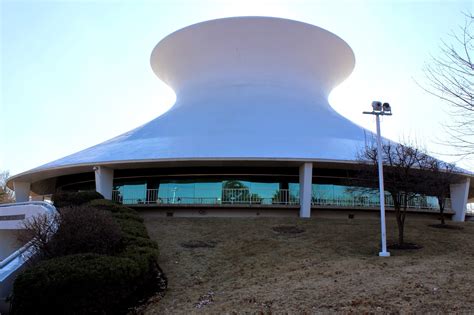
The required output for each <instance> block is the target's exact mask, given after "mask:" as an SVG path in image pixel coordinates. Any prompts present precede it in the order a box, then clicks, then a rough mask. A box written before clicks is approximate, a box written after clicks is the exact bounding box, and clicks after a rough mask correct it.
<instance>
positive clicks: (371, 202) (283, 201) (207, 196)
mask: <svg viewBox="0 0 474 315" xmlns="http://www.w3.org/2000/svg"><path fill="white" fill-rule="evenodd" d="M215 193H216V192H215V190H205V189H196V190H192V191H191V190H181V191H180V190H179V189H171V190H166V191H163V192H160V191H159V190H158V189H147V190H146V191H143V190H140V191H138V190H137V191H136V192H133V191H128V192H127V193H126V194H125V196H123V195H122V194H121V192H120V191H119V190H114V191H113V193H112V199H113V200H114V201H116V202H119V203H123V204H129V205H140V204H143V205H145V204H148V205H180V204H181V205H281V206H298V205H299V204H300V200H299V195H298V192H294V191H290V190H289V189H279V190H256V191H252V190H250V189H247V188H237V189H222V190H221V191H220V192H219V196H218V197H217V196H215ZM213 195H214V196H213ZM311 203H312V205H313V206H321V207H335V208H378V207H379V206H380V205H379V200H378V197H376V196H350V195H347V196H344V197H343V198H334V197H333V198H326V197H324V193H323V194H321V192H315V191H313V196H312V202H311ZM385 205H386V206H387V207H388V208H393V207H394V202H393V199H392V197H391V196H388V195H387V196H385ZM408 208H409V209H417V210H428V211H430V210H438V209H439V207H438V205H437V203H430V202H428V200H427V198H426V197H423V196H419V197H416V198H412V199H410V200H409V202H408ZM445 209H446V210H450V209H451V201H450V200H449V199H447V200H446V206H445Z"/></svg>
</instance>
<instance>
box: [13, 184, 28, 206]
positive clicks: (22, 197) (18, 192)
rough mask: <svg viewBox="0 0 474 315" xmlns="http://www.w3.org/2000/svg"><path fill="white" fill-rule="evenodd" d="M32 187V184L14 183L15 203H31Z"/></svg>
mask: <svg viewBox="0 0 474 315" xmlns="http://www.w3.org/2000/svg"><path fill="white" fill-rule="evenodd" d="M30 187H31V184H30V183H28V182H13V190H14V191H15V201H16V202H26V201H30Z"/></svg>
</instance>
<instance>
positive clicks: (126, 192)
mask: <svg viewBox="0 0 474 315" xmlns="http://www.w3.org/2000/svg"><path fill="white" fill-rule="evenodd" d="M114 190H117V191H118V196H117V197H115V198H117V199H118V201H120V202H122V203H123V204H141V203H146V202H147V200H146V199H147V198H146V193H147V191H146V183H145V182H138V183H127V184H119V185H116V186H115V187H114Z"/></svg>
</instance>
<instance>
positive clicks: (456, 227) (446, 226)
mask: <svg viewBox="0 0 474 315" xmlns="http://www.w3.org/2000/svg"><path fill="white" fill-rule="evenodd" d="M428 226H429V227H432V228H436V229H447V230H462V229H463V227H462V226H459V225H451V224H430V225H428Z"/></svg>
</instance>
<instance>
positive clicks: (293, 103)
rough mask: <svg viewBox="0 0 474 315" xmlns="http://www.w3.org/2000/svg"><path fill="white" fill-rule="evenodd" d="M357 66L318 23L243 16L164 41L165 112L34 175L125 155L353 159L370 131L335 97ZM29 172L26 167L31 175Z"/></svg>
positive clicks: (159, 60)
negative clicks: (168, 93)
mask: <svg viewBox="0 0 474 315" xmlns="http://www.w3.org/2000/svg"><path fill="white" fill-rule="evenodd" d="M354 64H355V58H354V54H353V52H352V50H351V48H350V47H349V46H348V45H347V44H346V42H344V41H343V40H342V39H340V38H339V37H337V36H336V35H334V34H332V33H330V32H328V31H326V30H324V29H322V28H319V27H316V26H313V25H309V24H305V23H301V22H297V21H292V20H286V19H280V18H268V17H236V18H226V19H218V20H211V21H207V22H203V23H198V24H195V25H191V26H188V27H186V28H183V29H181V30H178V31H176V32H174V33H172V34H171V35H169V36H167V37H166V38H164V39H163V40H162V41H161V42H159V43H158V45H157V46H156V47H155V49H154V50H153V53H152V56H151V66H152V68H153V70H154V72H155V73H156V74H157V76H158V77H159V78H160V79H161V80H163V81H164V82H166V83H167V84H168V85H170V86H171V87H172V88H173V89H174V91H175V92H176V95H177V99H176V103H175V104H174V106H173V107H172V108H171V109H170V110H169V111H168V112H166V113H165V114H163V115H162V116H160V117H158V118H156V119H154V120H152V121H150V122H149V123H147V124H145V125H143V126H140V127H138V128H136V129H134V130H132V131H129V132H127V133H124V134H122V135H120V136H118V137H116V138H113V139H111V140H109V141H106V142H104V143H101V144H98V145H96V146H94V147H91V148H88V149H85V150H83V151H80V152H78V153H75V154H72V155H70V156H67V157H64V158H62V159H59V160H57V161H54V162H51V163H48V164H45V165H43V166H40V167H39V168H36V169H33V170H31V171H28V172H26V173H37V172H42V171H45V170H48V169H49V170H50V169H57V168H65V167H68V166H78V165H97V164H109V163H115V162H120V161H128V162H133V161H137V162H138V161H160V160H166V161H170V160H173V159H179V160H187V159H189V160H192V159H211V160H212V159H236V160H239V159H273V160H292V159H298V160H299V159H304V160H330V161H352V160H355V157H356V152H357V151H358V149H359V148H360V147H361V145H363V144H364V139H365V133H367V132H368V131H365V130H364V129H363V128H361V127H359V126H357V125H355V124H354V123H352V122H351V121H349V120H348V119H346V118H344V117H342V116H341V115H339V114H338V113H337V112H335V111H334V110H333V109H332V108H331V106H330V105H329V104H328V100H327V97H328V95H329V93H330V91H331V90H332V89H333V88H334V87H335V86H336V85H337V84H339V83H340V82H342V81H343V80H344V79H345V78H346V77H347V76H348V75H349V74H350V73H351V72H352V70H353V68H354ZM24 174H25V173H24Z"/></svg>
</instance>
